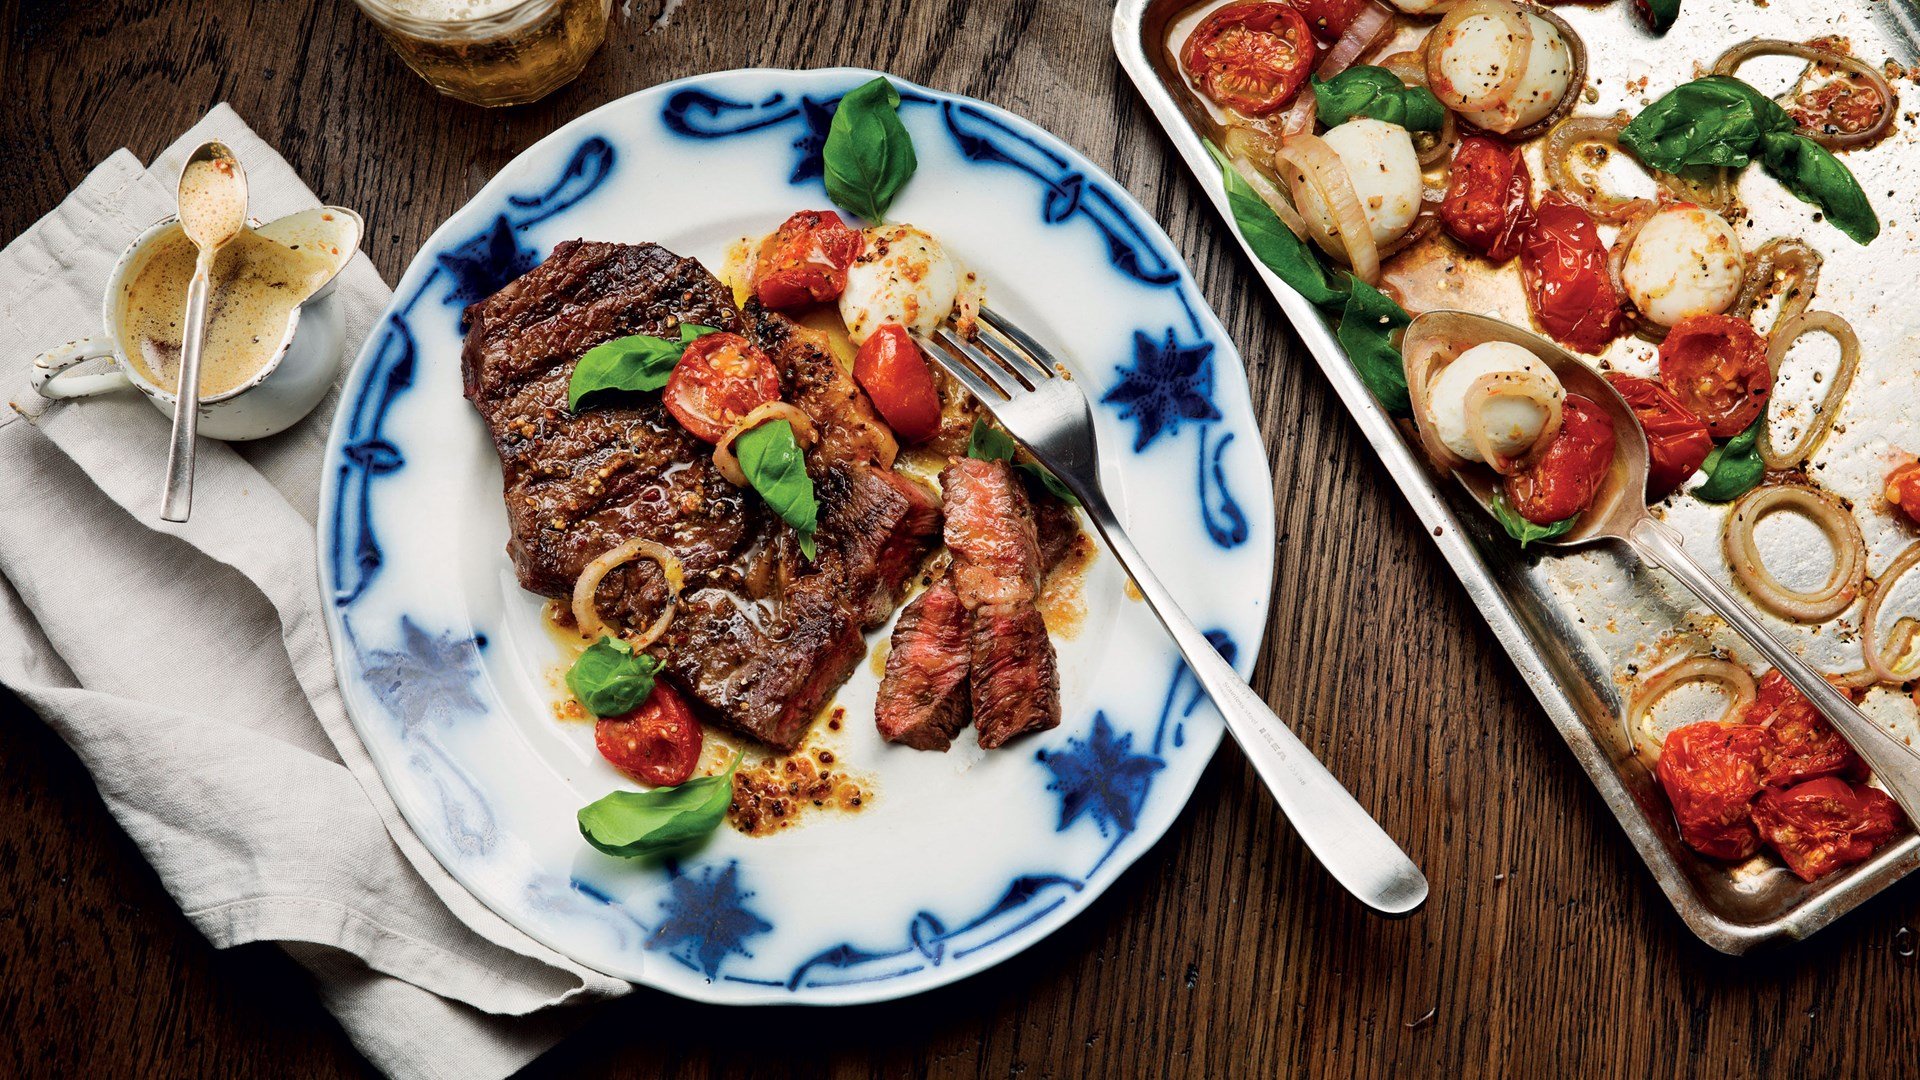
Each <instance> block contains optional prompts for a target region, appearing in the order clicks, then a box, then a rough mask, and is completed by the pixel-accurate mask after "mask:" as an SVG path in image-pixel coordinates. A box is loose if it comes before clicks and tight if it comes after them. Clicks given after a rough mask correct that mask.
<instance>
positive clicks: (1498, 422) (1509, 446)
mask: <svg viewBox="0 0 1920 1080" xmlns="http://www.w3.org/2000/svg"><path fill="white" fill-rule="evenodd" d="M1521 372H1531V373H1532V374H1535V375H1539V376H1542V377H1544V378H1545V379H1547V381H1548V382H1550V383H1552V385H1553V396H1554V398H1555V399H1556V400H1559V399H1564V398H1565V397H1566V390H1565V389H1564V388H1562V387H1561V385H1560V380H1559V379H1558V378H1556V377H1555V376H1554V374H1553V369H1552V368H1550V367H1548V366H1547V365H1546V362H1545V361H1543V360H1541V359H1540V358H1539V357H1538V356H1535V355H1534V354H1533V352H1532V351H1531V350H1529V349H1526V348H1524V347H1522V346H1519V345H1515V344H1512V343H1511V342H1506V341H1489V342H1486V343H1484V344H1480V345H1475V346H1474V347H1473V348H1471V349H1468V350H1467V351H1466V352H1463V353H1461V354H1460V355H1459V356H1457V357H1455V358H1454V360H1453V363H1451V364H1448V365H1447V366H1446V367H1444V368H1441V369H1440V374H1438V375H1436V376H1434V379H1433V383H1432V385H1431V386H1429V387H1428V390H1427V401H1428V407H1429V410H1430V415H1429V417H1428V421H1429V422H1430V423H1432V424H1433V426H1434V432H1435V433H1436V434H1438V435H1439V436H1440V441H1441V442H1443V443H1445V444H1446V446H1447V449H1449V450H1451V451H1453V452H1454V453H1456V454H1459V455H1460V456H1461V457H1463V458H1466V459H1467V460H1468V461H1484V460H1486V459H1484V458H1482V457H1481V456H1480V449H1479V448H1478V447H1476V446H1474V445H1473V438H1472V436H1470V435H1468V434H1467V393H1468V391H1469V390H1471V389H1472V388H1473V384H1474V383H1475V382H1478V381H1479V380H1480V379H1481V378H1482V377H1484V376H1487V375H1502V374H1510V373H1513V374H1517V373H1521ZM1480 421H1481V423H1482V424H1484V425H1486V432H1487V442H1488V443H1489V444H1491V445H1492V447H1493V449H1494V450H1495V451H1497V452H1498V453H1499V454H1501V455H1502V456H1504V457H1515V456H1518V455H1519V454H1521V453H1523V452H1525V450H1526V449H1527V447H1529V446H1532V445H1533V441H1534V440H1535V439H1537V438H1539V437H1540V429H1541V428H1543V427H1545V426H1546V423H1547V410H1546V408H1545V407H1544V406H1543V405H1541V404H1540V403H1539V402H1536V401H1534V400H1532V399H1531V398H1524V397H1518V396H1513V395H1502V396H1500V397H1496V398H1494V399H1493V400H1491V401H1489V402H1487V404H1486V406H1485V407H1484V408H1482V409H1481V410H1480Z"/></svg>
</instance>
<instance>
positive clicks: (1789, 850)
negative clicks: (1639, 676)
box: [1662, 758, 1905, 881]
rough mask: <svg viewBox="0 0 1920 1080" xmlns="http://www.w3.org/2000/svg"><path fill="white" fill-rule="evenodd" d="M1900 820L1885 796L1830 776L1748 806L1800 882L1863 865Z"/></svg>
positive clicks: (1897, 828) (1781, 790)
mask: <svg viewBox="0 0 1920 1080" xmlns="http://www.w3.org/2000/svg"><path fill="white" fill-rule="evenodd" d="M1662 760H1665V759H1664V758H1663V759H1662ZM1903 820H1905V815H1903V814H1901V813H1900V807H1899V804H1897V803H1895V802H1894V801H1893V798H1892V797H1891V796H1889V795H1888V794H1887V793H1886V792H1884V791H1879V790H1877V789H1875V788H1870V787H1855V786H1853V785H1852V784H1849V783H1847V782H1846V781H1845V780H1841V779H1838V778H1836V777H1832V776H1825V777H1821V778H1820V779H1818V780H1809V781H1807V782H1806V783H1804V784H1801V785H1799V786H1798V787H1790V788H1770V789H1768V791H1767V793H1766V794H1764V795H1762V796H1760V798H1759V801H1757V802H1755V803H1754V804H1753V823H1754V824H1755V825H1757V826H1759V828H1760V835H1761V836H1762V837H1763V838H1765V839H1766V841H1767V843H1769V844H1771V845H1773V848H1774V850H1775V851H1778V852H1779V853H1780V857H1781V858H1783V859H1785V860H1786V861H1787V869H1789V870H1792V871H1793V872H1794V873H1796V874H1798V875H1800V877H1801V879H1802V880H1805V881H1817V880H1819V879H1820V878H1823V877H1825V876H1827V875H1828V874H1831V873H1833V872H1834V871H1835V870H1839V869H1841V868H1843V867H1848V866H1852V865H1853V864H1855V863H1859V862H1865V861H1866V860H1867V859H1868V858H1870V857H1872V855H1873V853H1874V851H1875V849H1877V848H1879V846H1880V845H1881V844H1884V843H1886V842H1887V841H1889V840H1891V839H1893V838H1894V836H1895V835H1897V834H1898V833H1899V832H1900V824H1901V822H1902V821H1903Z"/></svg>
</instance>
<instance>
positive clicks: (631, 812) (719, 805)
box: [578, 754, 745, 859]
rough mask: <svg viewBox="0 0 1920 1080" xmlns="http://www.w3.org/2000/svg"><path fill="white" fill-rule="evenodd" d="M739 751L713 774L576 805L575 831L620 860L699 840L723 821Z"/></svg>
mask: <svg viewBox="0 0 1920 1080" xmlns="http://www.w3.org/2000/svg"><path fill="white" fill-rule="evenodd" d="M743 756H745V755H744V754H735V755H734V757H733V763H732V764H731V765H728V766H727V771H726V772H723V773H721V774H719V775H718V776H702V777H698V778H696V779H693V780H689V781H687V782H686V783H684V784H680V785H677V786H675V787H666V788H654V789H653V790H652V791H615V792H613V793H611V794H609V795H606V796H603V797H602V798H599V799H595V800H594V801H593V802H590V803H588V804H587V805H585V806H583V807H581V808H580V813H579V815H578V818H579V822H580V835H581V836H583V837H585V838H586V841H587V843H589V844H592V845H593V846H594V847H595V848H597V849H599V850H600V851H603V852H605V853H607V854H608V855H615V856H618V857H620V858H624V859H636V858H640V857H642V856H646V855H662V854H666V853H667V852H670V851H674V850H677V849H679V848H683V847H686V846H687V845H688V844H691V843H693V842H694V841H696V840H701V839H704V838H705V837H706V836H707V835H708V834H710V833H712V832H713V830H715V829H717V828H719V827H720V823H721V822H722V821H725V820H726V817H727V807H728V806H730V805H731V804H732V803H733V774H734V772H735V771H737V770H738V769H739V768H740V759H741V758H742V757H743Z"/></svg>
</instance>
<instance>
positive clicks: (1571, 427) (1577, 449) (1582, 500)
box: [1506, 394, 1615, 525]
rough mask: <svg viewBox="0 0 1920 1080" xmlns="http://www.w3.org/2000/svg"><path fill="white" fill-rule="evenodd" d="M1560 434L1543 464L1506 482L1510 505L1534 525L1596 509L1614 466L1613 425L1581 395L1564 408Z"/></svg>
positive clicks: (1544, 455)
mask: <svg viewBox="0 0 1920 1080" xmlns="http://www.w3.org/2000/svg"><path fill="white" fill-rule="evenodd" d="M1560 417H1561V419H1560V433H1559V434H1558V435H1555V436H1554V437H1553V441H1552V442H1550V443H1548V444H1547V449H1546V451H1545V452H1543V453H1542V454H1541V455H1540V459H1539V460H1538V461H1535V462H1534V463H1533V464H1532V465H1530V466H1528V467H1527V468H1525V469H1523V470H1521V471H1520V472H1517V473H1514V474H1513V475H1512V476H1509V477H1507V481H1506V495H1507V501H1508V502H1509V503H1512V504H1513V508H1514V509H1515V510H1518V511H1519V512H1520V516H1521V517H1523V518H1526V519H1527V520H1528V521H1531V522H1533V523H1534V524H1535V525H1551V524H1553V523H1554V522H1556V521H1559V520H1561V519H1563V518H1570V517H1572V516H1573V515H1575V514H1578V513H1580V512H1581V511H1583V510H1585V509H1586V508H1587V507H1589V506H1592V505H1593V500H1594V497H1595V496H1596V495H1598V494H1600V485H1601V483H1602V482H1604V481H1605V480H1606V478H1607V470H1608V469H1610V468H1612V467H1613V447H1614V442H1615V440H1614V435H1613V421H1612V420H1611V419H1608V417H1607V413H1606V410H1605V409H1602V408H1601V407H1600V406H1598V405H1596V404H1594V403H1593V402H1592V401H1590V400H1588V399H1587V398H1583V397H1581V396H1580V395H1579V394H1568V395H1567V400H1566V401H1565V402H1563V403H1561V406H1560Z"/></svg>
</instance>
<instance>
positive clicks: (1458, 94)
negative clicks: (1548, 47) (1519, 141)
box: [1425, 0, 1573, 112]
mask: <svg viewBox="0 0 1920 1080" xmlns="http://www.w3.org/2000/svg"><path fill="white" fill-rule="evenodd" d="M1479 15H1485V16H1487V17H1488V18H1490V19H1493V20H1494V21H1496V22H1498V23H1499V24H1500V28H1501V30H1502V31H1504V36H1505V38H1506V41H1507V59H1506V63H1504V64H1502V65H1500V78H1499V79H1497V80H1496V81H1494V82H1491V83H1488V84H1487V85H1486V86H1485V87H1483V88H1482V89H1481V90H1480V92H1479V93H1478V94H1469V93H1464V92H1462V91H1461V90H1460V88H1459V87H1456V86H1454V85H1453V83H1452V82H1451V81H1450V80H1448V79H1446V78H1444V77H1442V75H1441V74H1440V54H1441V53H1442V52H1445V51H1446V50H1444V49H1441V48H1438V47H1437V46H1436V45H1435V44H1434V43H1435V42H1442V43H1444V42H1445V41H1446V40H1447V39H1448V38H1449V37H1451V36H1453V34H1454V32H1455V31H1457V30H1459V29H1460V27H1461V26H1462V25H1464V24H1465V23H1466V21H1467V20H1468V19H1471V18H1474V17H1475V16H1479ZM1425 48H1426V54H1427V89H1429V90H1432V91H1433V95H1434V96H1435V97H1437V98H1439V99H1440V104H1442V105H1445V106H1446V107H1447V108H1449V109H1452V110H1453V111H1455V112H1481V111H1483V110H1486V109H1497V108H1499V107H1500V106H1502V105H1505V104H1506V103H1507V101H1508V100H1509V99H1511V98H1512V97H1513V91H1514V90H1515V88H1517V87H1518V86H1519V85H1520V80H1521V79H1523V78H1525V77H1526V74H1527V60H1528V58H1529V57H1530V56H1532V54H1533V27H1532V25H1530V24H1529V23H1528V22H1527V17H1526V13H1525V12H1523V11H1522V10H1521V8H1520V6H1519V5H1518V4H1515V3H1512V2H1511V0H1466V2H1465V3H1461V4H1455V5H1454V6H1453V7H1451V8H1448V9H1447V14H1446V17H1445V18H1443V19H1441V20H1440V25H1438V26H1436V27H1434V28H1433V32H1432V33H1430V34H1428V35H1427V39H1426V45H1425ZM1572 92H1573V91H1572V83H1568V93H1569V94H1571V93H1572Z"/></svg>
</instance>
